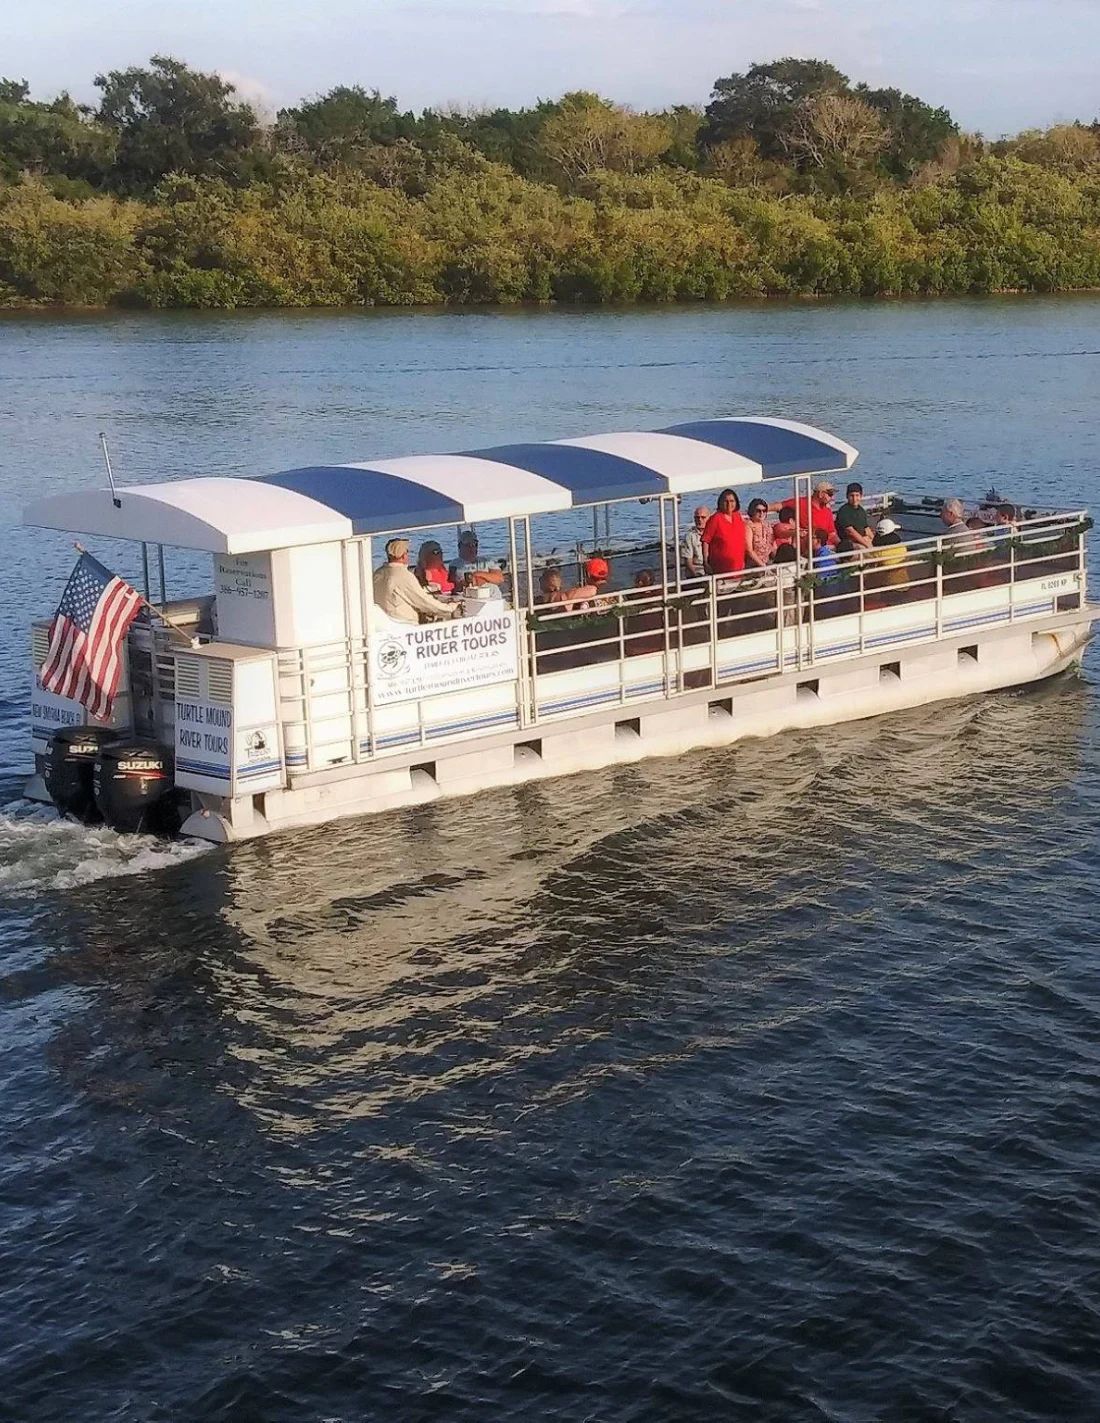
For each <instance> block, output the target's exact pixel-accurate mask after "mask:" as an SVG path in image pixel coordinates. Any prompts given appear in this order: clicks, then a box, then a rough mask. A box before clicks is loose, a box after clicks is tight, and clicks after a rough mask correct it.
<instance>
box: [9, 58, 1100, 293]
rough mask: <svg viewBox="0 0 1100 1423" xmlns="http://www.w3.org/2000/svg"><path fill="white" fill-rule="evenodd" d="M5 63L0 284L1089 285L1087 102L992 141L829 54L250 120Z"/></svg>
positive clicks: (155, 88) (231, 109) (1091, 197)
mask: <svg viewBox="0 0 1100 1423" xmlns="http://www.w3.org/2000/svg"><path fill="white" fill-rule="evenodd" d="M95 85H96V88H97V89H98V90H99V94H100V98H99V103H98V105H96V106H94V107H93V106H85V105H78V104H76V103H74V102H73V101H72V99H71V98H70V97H69V96H68V95H64V94H63V95H61V96H60V97H59V98H56V99H54V100H51V101H48V102H46V101H41V100H36V99H34V98H32V97H31V94H30V92H29V89H28V86H27V85H26V83H25V82H23V81H21V80H12V79H6V80H0V304H6V305H29V304H41V305H48V304H75V305H88V306H101V305H107V304H111V303H119V304H129V305H138V306H153V307H169V306H183V307H226V308H228V307H235V306H336V305H374V304H378V305H383V304H384V305H408V304H414V303H415V304H419V303H438V302H505V303H508V302H521V301H566V302H629V301H673V300H700V299H705V300H724V299H727V298H732V297H751V296H770V295H781V294H792V295H844V294H851V295H864V296H872V295H893V294H905V293H929V294H935V293H948V292H988V291H996V290H1033V291H1034V290H1038V291H1054V290H1066V289H1073V288H1086V287H1100V122H1093V123H1091V124H1085V123H1074V124H1062V125H1057V126H1055V127H1053V128H1051V129H1048V130H1045V131H1029V132H1026V133H1021V134H1018V135H1016V136H1014V137H1011V138H1005V139H1000V140H997V141H993V142H989V141H986V140H985V139H983V138H981V137H980V136H978V135H974V134H967V133H963V132H962V131H961V130H960V129H959V126H958V125H957V124H956V122H955V121H954V119H953V118H952V116H951V114H950V113H949V112H948V111H947V110H946V109H944V108H936V107H933V106H931V105H929V104H926V103H924V102H923V101H922V100H921V99H919V98H916V97H915V96H913V95H911V94H905V93H902V92H901V91H900V90H898V89H889V88H886V89H881V88H880V89H874V88H871V87H869V86H868V85H866V84H860V83H857V84H852V83H851V82H850V80H849V79H848V77H847V76H846V75H844V74H842V73H841V72H840V71H839V70H838V69H836V68H835V67H834V66H833V65H831V64H828V63H826V62H824V61H820V60H797V59H780V60H777V61H774V62H772V63H769V64H755V65H752V66H750V67H749V68H748V69H747V70H746V71H744V72H743V73H738V74H732V75H729V76H728V77H725V78H720V79H718V80H717V81H716V83H715V85H714V91H713V93H712V95H711V99H710V102H709V104H707V105H706V107H705V108H703V107H700V108H692V107H688V106H678V107H675V108H672V109H666V110H663V111H660V112H650V113H642V112H637V111H634V110H632V109H629V108H627V107H625V106H623V105H619V104H615V103H613V102H611V101H610V100H608V99H605V98H602V97H601V96H599V95H596V94H592V93H587V92H574V93H569V94H566V95H564V96H563V97H562V98H560V99H557V100H554V101H543V102H539V103H537V104H535V105H534V106H533V107H531V108H524V109H503V108H502V109H497V110H493V111H468V112H455V111H441V110H432V109H428V110H425V111H423V112H422V113H419V114H414V113H411V112H403V111H402V110H401V109H400V107H399V105H398V103H397V101H396V100H395V99H394V98H387V97H383V96H382V95H381V94H380V93H379V92H378V91H377V90H368V89H366V88H363V87H360V86H341V87H338V88H336V89H333V90H331V91H330V92H329V93H327V94H324V95H321V96H319V97H316V98H312V99H309V100H306V101H303V102H302V103H300V104H299V105H298V106H297V107H294V108H287V109H283V110H281V111H280V112H279V113H278V115H277V116H276V117H275V119H274V121H273V122H262V121H261V118H260V116H259V115H258V114H257V113H256V111H255V110H254V109H253V108H252V107H251V106H250V105H248V104H247V103H244V102H242V101H241V100H240V99H239V98H238V96H237V95H236V93H235V91H234V89H233V86H232V85H231V84H229V83H227V82H226V81H225V80H223V79H222V78H220V77H219V76H218V75H216V74H204V73H201V72H199V71H197V70H194V69H192V68H190V67H189V66H187V65H186V64H183V63H181V62H180V61H178V60H176V59H172V58H168V57H164V56H157V57H154V58H153V59H152V60H150V62H149V64H148V65H147V66H144V67H134V68H130V69H125V70H112V71H110V72H109V73H107V74H102V75H98V76H97V77H96V79H95Z"/></svg>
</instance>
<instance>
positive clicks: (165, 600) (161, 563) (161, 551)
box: [157, 544, 168, 608]
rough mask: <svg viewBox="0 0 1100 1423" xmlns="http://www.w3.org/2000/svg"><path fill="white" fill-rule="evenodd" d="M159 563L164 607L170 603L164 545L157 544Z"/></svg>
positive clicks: (162, 605)
mask: <svg viewBox="0 0 1100 1423" xmlns="http://www.w3.org/2000/svg"><path fill="white" fill-rule="evenodd" d="M157 565H158V567H159V569H160V605H161V607H162V608H164V607H167V605H168V584H167V583H166V582H165V579H164V545H163V544H157Z"/></svg>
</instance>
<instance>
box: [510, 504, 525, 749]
mask: <svg viewBox="0 0 1100 1423" xmlns="http://www.w3.org/2000/svg"><path fill="white" fill-rule="evenodd" d="M508 566H509V568H510V570H511V573H512V616H513V617H514V618H515V619H516V652H517V654H518V662H519V665H518V666H517V668H516V713H517V715H518V717H519V724H520V726H521V727H526V726H530V724H531V716H530V709H529V706H528V697H529V694H530V690H531V688H530V679H529V677H528V672H527V658H528V653H529V648H528V646H527V639H526V638H525V637H522V636H521V635H520V634H521V630H522V627H523V623H522V622H521V619H523V618H524V616H525V615H524V613H523V611H522V607H523V600H522V598H521V597H520V586H519V553H518V544H517V541H516V521H515V518H514V517H512V518H510V519H509V520H508Z"/></svg>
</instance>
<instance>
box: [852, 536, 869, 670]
mask: <svg viewBox="0 0 1100 1423" xmlns="http://www.w3.org/2000/svg"><path fill="white" fill-rule="evenodd" d="M848 557H849V558H854V559H855V560H856V565H855V569H856V577H857V578H858V579H859V650H860V652H861V653H863V652H866V651H867V623H866V616H865V615H866V612H867V577H866V574H867V566H866V563H865V562H864V555H863V553H862V551H861V552H858V553H854V554H849V555H848Z"/></svg>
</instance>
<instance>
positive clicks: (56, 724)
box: [31, 672, 118, 740]
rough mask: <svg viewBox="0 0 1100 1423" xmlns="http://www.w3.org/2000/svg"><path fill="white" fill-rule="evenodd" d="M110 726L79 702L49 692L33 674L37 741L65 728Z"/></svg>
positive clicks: (33, 725) (33, 718)
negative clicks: (98, 719)
mask: <svg viewBox="0 0 1100 1423" xmlns="http://www.w3.org/2000/svg"><path fill="white" fill-rule="evenodd" d="M115 705H116V707H117V705H118V703H117V702H116V703H115ZM110 725H111V722H110V721H97V719H96V718H95V717H94V716H92V715H91V714H90V713H89V711H88V709H87V707H83V706H81V704H80V703H79V702H74V701H72V700H71V698H69V697H59V696H58V695H57V694H56V693H55V692H47V691H46V689H45V687H43V685H42V683H41V682H40V681H39V680H38V673H37V672H32V673H31V736H32V737H33V738H34V739H35V740H47V739H48V738H49V737H51V736H52V735H53V734H54V732H55V731H60V730H61V728H62V727H63V726H110Z"/></svg>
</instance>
